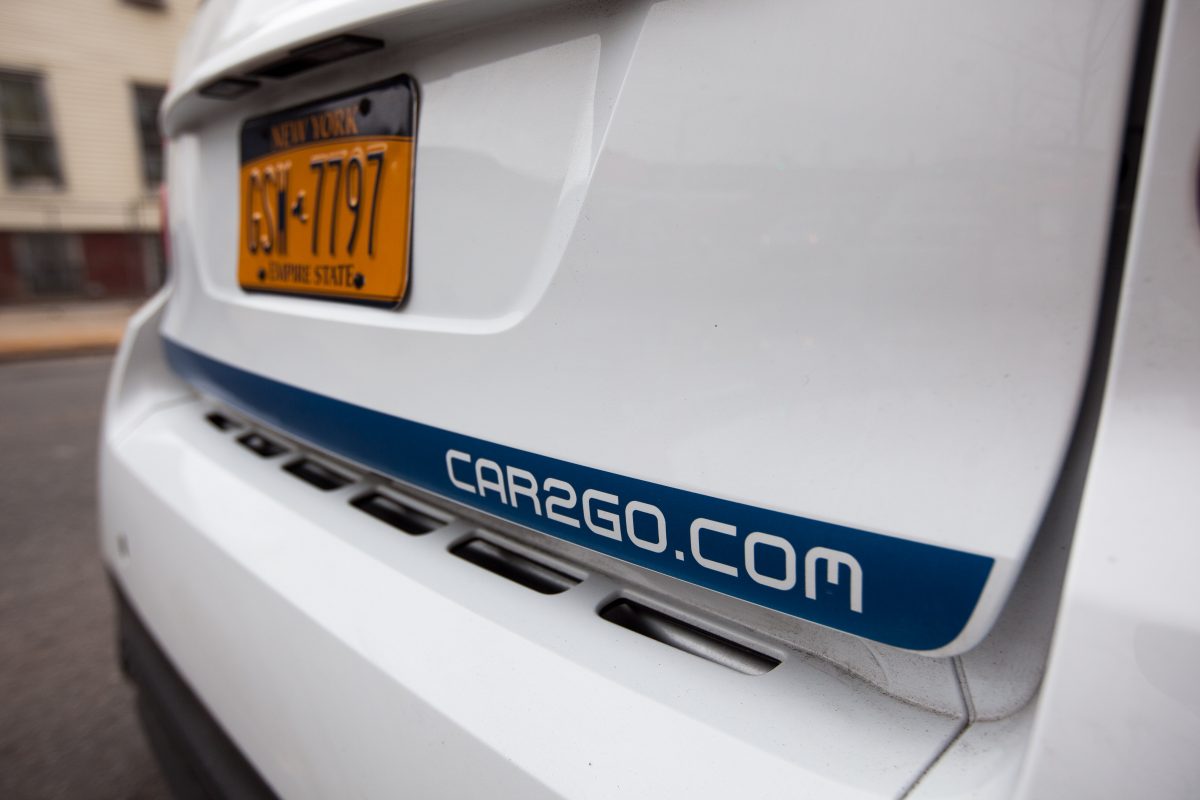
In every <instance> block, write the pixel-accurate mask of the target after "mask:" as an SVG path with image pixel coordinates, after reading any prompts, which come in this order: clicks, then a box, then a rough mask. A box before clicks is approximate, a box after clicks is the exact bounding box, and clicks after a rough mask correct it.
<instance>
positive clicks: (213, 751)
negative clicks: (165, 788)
mask: <svg viewBox="0 0 1200 800" xmlns="http://www.w3.org/2000/svg"><path fill="white" fill-rule="evenodd" d="M114 595H115V597H116V604H117V625H118V640H119V642H120V654H121V665H122V667H123V668H124V669H125V672H126V674H127V675H128V676H129V677H130V679H132V680H133V682H134V683H136V684H137V688H138V714H139V716H140V717H141V720H142V727H143V728H144V729H145V731H146V736H147V738H149V740H150V745H151V747H152V748H153V750H154V754H155V756H156V757H157V758H158V762H159V765H160V766H161V767H162V769H163V772H164V774H165V775H166V778H167V782H168V783H169V784H170V786H171V789H172V791H173V792H174V794H175V796H176V797H178V798H223V797H230V798H232V797H237V798H244V800H273V798H275V797H276V795H275V794H274V792H272V791H271V789H270V787H268V786H267V784H266V783H265V782H264V781H263V779H262V778H261V777H260V776H259V774H258V773H257V772H256V771H255V770H254V767H252V766H251V765H250V762H248V761H247V760H246V758H245V756H243V755H242V754H241V753H240V752H239V751H238V749H237V746H236V745H235V744H234V743H233V741H232V740H231V739H230V738H229V737H228V736H227V735H226V734H225V732H224V731H223V730H222V729H221V726H220V724H219V723H218V722H217V721H216V720H215V719H214V718H213V717H212V715H211V714H209V713H208V710H207V709H205V708H204V704H203V703H201V702H200V699H199V698H198V697H196V695H195V693H194V692H193V691H192V690H191V689H190V688H189V687H188V685H187V683H186V682H185V681H184V680H183V678H182V677H181V676H180V675H179V673H178V671H176V669H175V667H174V666H173V665H172V664H171V660H170V659H169V658H167V655H166V654H165V653H164V652H163V651H162V649H161V648H160V647H159V646H158V643H157V642H155V641H154V637H153V636H151V634H150V632H149V631H148V630H146V626H145V625H144V624H143V623H142V621H141V620H140V619H139V618H138V615H137V612H135V611H134V610H133V609H132V608H131V607H130V605H129V602H128V601H127V600H126V599H125V596H124V594H123V593H122V592H121V590H120V588H115V590H114Z"/></svg>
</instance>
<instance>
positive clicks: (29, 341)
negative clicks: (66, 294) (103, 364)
mask: <svg viewBox="0 0 1200 800" xmlns="http://www.w3.org/2000/svg"><path fill="white" fill-rule="evenodd" d="M142 302H143V301H141V300H103V301H93V302H78V303H62V304H55V305H39V306H28V307H26V306H16V307H3V306H0V361H10V360H14V359H24V358H43V357H49V356H59V355H73V354H77V353H88V352H93V353H98V352H109V351H112V350H114V349H115V348H116V346H117V343H118V342H119V341H120V340H121V334H122V333H123V332H124V330H125V321H126V320H128V319H129V315H130V314H132V313H133V312H134V311H135V310H136V309H137V308H138V306H139V305H141V304H142Z"/></svg>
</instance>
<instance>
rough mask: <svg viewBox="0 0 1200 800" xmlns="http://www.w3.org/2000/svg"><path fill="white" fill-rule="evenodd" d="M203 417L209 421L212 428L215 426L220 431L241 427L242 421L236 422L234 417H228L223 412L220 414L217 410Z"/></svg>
mask: <svg viewBox="0 0 1200 800" xmlns="http://www.w3.org/2000/svg"><path fill="white" fill-rule="evenodd" d="M205 419H206V420H208V421H209V423H211V424H212V426H213V427H214V428H216V429H217V430H221V431H231V430H234V429H236V428H240V427H242V423H240V422H238V421H237V420H235V419H230V418H229V417H227V416H225V415H224V414H221V413H219V412H217V411H214V412H212V413H211V414H209V415H208V416H207V417H205Z"/></svg>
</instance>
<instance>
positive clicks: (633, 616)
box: [600, 600, 779, 675]
mask: <svg viewBox="0 0 1200 800" xmlns="http://www.w3.org/2000/svg"><path fill="white" fill-rule="evenodd" d="M600 616H601V617H604V619H606V620H608V621H609V622H611V623H613V624H615V625H620V626H621V627H622V628H626V629H628V630H631V631H633V632H634V633H640V634H641V635H642V636H647V637H649V638H651V639H656V640H657V641H660V642H662V643H663V644H666V645H670V646H671V647H674V648H675V649H677V650H682V651H684V652H685V653H691V654H692V655H694V656H699V657H700V658H703V659H706V660H708V661H711V662H713V663H714V664H720V665H721V666H723V667H729V668H730V669H733V670H737V671H738V672H741V673H743V674H745V675H763V674H765V673H767V672H770V671H771V670H773V669H775V667H777V666H779V659H777V658H772V657H771V656H768V655H763V654H762V653H759V652H756V651H754V650H751V649H750V648H748V647H743V646H742V645H740V644H738V643H737V642H731V641H729V640H728V639H725V638H723V637H721V636H717V635H716V634H714V633H709V632H708V631H705V630H701V629H700V628H697V627H696V626H694V625H690V624H688V623H686V622H683V621H681V620H677V619H674V618H673V617H669V616H667V615H666V614H663V613H662V612H661V611H655V610H654V609H652V608H647V607H646V606H643V605H641V604H639V603H634V602H632V601H630V600H617V601H616V602H613V603H609V604H608V605H607V606H605V607H604V608H603V609H602V610H601V611H600Z"/></svg>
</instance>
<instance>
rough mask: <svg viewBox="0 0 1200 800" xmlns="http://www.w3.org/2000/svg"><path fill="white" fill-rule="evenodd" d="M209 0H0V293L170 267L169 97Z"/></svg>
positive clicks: (94, 287)
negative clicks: (163, 117) (175, 70)
mask: <svg viewBox="0 0 1200 800" xmlns="http://www.w3.org/2000/svg"><path fill="white" fill-rule="evenodd" d="M198 4H199V0H0V302H4V303H13V302H28V301H37V300H42V299H53V300H61V299H69V298H95V297H129V296H136V295H142V294H146V293H147V292H150V291H152V290H153V289H155V288H156V287H157V286H158V285H159V284H160V283H161V281H162V275H163V269H164V265H163V255H162V246H161V240H160V238H159V213H158V187H159V184H160V182H161V181H162V177H163V148H162V142H161V140H160V138H159V133H158V128H157V117H156V115H157V113H158V106H159V103H160V102H161V100H162V96H163V93H164V91H165V89H166V85H167V79H168V76H169V75H170V70H171V65H172V62H173V60H174V54H175V49H176V47H177V46H178V43H179V40H180V38H181V37H182V35H183V32H184V30H185V29H186V27H187V24H188V21H189V20H190V19H191V17H192V14H193V13H194V12H195V9H196V6H197V5H198Z"/></svg>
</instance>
